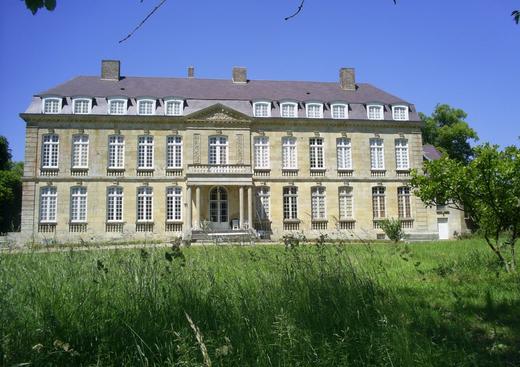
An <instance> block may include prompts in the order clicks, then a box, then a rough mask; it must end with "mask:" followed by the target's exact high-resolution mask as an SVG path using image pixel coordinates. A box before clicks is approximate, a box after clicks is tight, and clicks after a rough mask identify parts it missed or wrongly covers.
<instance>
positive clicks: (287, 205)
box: [283, 187, 298, 220]
mask: <svg viewBox="0 0 520 367" xmlns="http://www.w3.org/2000/svg"><path fill="white" fill-rule="evenodd" d="M297 200H298V188H297V187H284V188H283V219H284V220H287V219H288V220H291V219H298V203H297Z"/></svg>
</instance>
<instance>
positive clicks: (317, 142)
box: [309, 138, 325, 169]
mask: <svg viewBox="0 0 520 367" xmlns="http://www.w3.org/2000/svg"><path fill="white" fill-rule="evenodd" d="M309 153H310V163H311V165H310V168H311V169H322V168H325V159H324V157H323V139H322V138H310V139H309Z"/></svg>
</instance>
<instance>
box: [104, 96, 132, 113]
mask: <svg viewBox="0 0 520 367" xmlns="http://www.w3.org/2000/svg"><path fill="white" fill-rule="evenodd" d="M114 102H117V103H119V102H122V103H123V109H122V112H117V110H116V112H112V103H114ZM107 107H108V111H107V112H108V114H109V115H126V114H127V112H128V98H110V99H108V106H107Z"/></svg>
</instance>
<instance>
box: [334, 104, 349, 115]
mask: <svg viewBox="0 0 520 367" xmlns="http://www.w3.org/2000/svg"><path fill="white" fill-rule="evenodd" d="M331 110H332V118H333V119H347V118H348V105H346V104H341V103H335V104H333V105H332V106H331Z"/></svg>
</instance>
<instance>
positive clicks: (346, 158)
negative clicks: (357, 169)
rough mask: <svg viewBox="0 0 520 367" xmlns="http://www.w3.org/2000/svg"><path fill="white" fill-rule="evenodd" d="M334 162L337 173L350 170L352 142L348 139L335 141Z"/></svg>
mask: <svg viewBox="0 0 520 367" xmlns="http://www.w3.org/2000/svg"><path fill="white" fill-rule="evenodd" d="M336 161H337V165H338V171H350V170H352V141H351V139H349V138H337V139H336Z"/></svg>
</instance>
